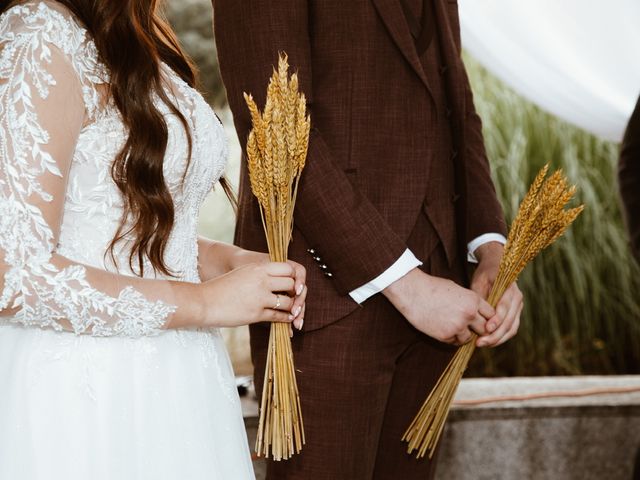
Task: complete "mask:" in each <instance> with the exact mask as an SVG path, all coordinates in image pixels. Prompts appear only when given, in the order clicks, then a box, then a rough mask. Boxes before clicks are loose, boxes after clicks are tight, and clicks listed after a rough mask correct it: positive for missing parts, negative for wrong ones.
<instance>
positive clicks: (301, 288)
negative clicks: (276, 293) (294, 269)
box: [296, 284, 304, 296]
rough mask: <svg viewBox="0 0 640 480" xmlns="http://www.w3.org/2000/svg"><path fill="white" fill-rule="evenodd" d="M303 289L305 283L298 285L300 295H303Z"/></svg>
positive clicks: (297, 293)
mask: <svg viewBox="0 0 640 480" xmlns="http://www.w3.org/2000/svg"><path fill="white" fill-rule="evenodd" d="M303 291H304V285H303V284H300V285H298V291H297V292H296V295H298V296H300V295H302V292H303Z"/></svg>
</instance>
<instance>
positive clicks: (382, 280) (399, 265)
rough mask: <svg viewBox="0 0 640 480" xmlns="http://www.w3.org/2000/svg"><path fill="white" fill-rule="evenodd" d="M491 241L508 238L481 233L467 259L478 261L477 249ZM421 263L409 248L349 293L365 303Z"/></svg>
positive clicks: (472, 261)
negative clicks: (389, 264)
mask: <svg viewBox="0 0 640 480" xmlns="http://www.w3.org/2000/svg"><path fill="white" fill-rule="evenodd" d="M489 242H499V243H502V244H503V245H504V244H505V243H507V239H506V238H504V235H501V234H499V233H485V234H484V235H480V236H479V237H478V238H475V239H474V240H472V241H471V242H469V244H468V245H467V251H468V253H467V260H468V261H469V262H471V263H478V259H477V258H476V256H475V252H476V250H477V249H478V248H480V247H481V246H482V245H484V244H486V243H489ZM420 265H422V262H421V261H420V260H418V259H417V258H416V256H415V255H414V254H413V252H412V251H411V250H409V249H407V250H405V251H404V253H403V254H402V255H401V256H400V258H399V259H398V260H396V262H395V263H394V264H393V265H391V266H390V267H389V268H388V269H387V270H385V271H384V272H382V274H381V275H379V276H378V277H376V278H374V279H373V280H371V281H370V282H369V283H367V284H366V285H363V286H361V287H359V288H356V289H355V290H353V291H352V292H351V293H349V295H350V296H351V298H353V300H355V301H356V302H357V303H363V302H364V301H365V300H367V299H368V298H370V297H372V296H374V295H375V294H376V293H380V292H381V291H382V290H384V289H385V288H387V287H388V286H389V285H391V284H392V283H394V282H396V281H398V280H400V279H401V278H402V277H404V276H405V275H406V274H407V273H409V272H410V271H411V270H413V269H414V268H416V267H419V266H420Z"/></svg>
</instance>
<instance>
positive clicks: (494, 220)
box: [463, 71, 507, 244]
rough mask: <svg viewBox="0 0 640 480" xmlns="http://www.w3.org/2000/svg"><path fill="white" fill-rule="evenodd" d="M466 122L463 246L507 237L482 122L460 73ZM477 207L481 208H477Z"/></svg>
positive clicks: (468, 86) (469, 89)
mask: <svg viewBox="0 0 640 480" xmlns="http://www.w3.org/2000/svg"><path fill="white" fill-rule="evenodd" d="M464 81H465V86H464V87H465V97H466V98H465V105H466V118H465V124H464V132H465V136H464V138H465V144H464V146H463V148H464V149H465V152H464V153H465V158H466V164H467V167H466V171H467V179H466V183H467V195H466V202H467V205H466V206H465V208H466V212H467V228H466V232H465V233H466V239H465V240H466V243H467V244H468V243H470V242H472V241H473V240H474V239H476V238H478V237H480V236H481V235H484V234H486V233H499V234H502V235H504V236H506V235H507V227H506V223H505V220H504V213H503V211H502V206H501V205H500V202H499V201H498V197H497V195H496V189H495V186H494V184H493V180H492V179H491V168H490V167H489V160H488V159H487V152H486V150H485V146H484V138H483V136H482V120H481V119H480V116H479V115H478V113H477V112H476V109H475V106H474V103H473V93H472V91H471V86H470V84H469V79H468V77H467V72H466V71H464ZM479 206H481V207H479Z"/></svg>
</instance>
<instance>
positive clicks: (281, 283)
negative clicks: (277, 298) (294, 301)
mask: <svg viewBox="0 0 640 480" xmlns="http://www.w3.org/2000/svg"><path fill="white" fill-rule="evenodd" d="M267 288H268V289H269V290H270V291H272V292H287V293H288V294H289V295H290V296H294V292H293V290H294V288H295V284H294V281H293V278H291V277H269V279H268V280H267Z"/></svg>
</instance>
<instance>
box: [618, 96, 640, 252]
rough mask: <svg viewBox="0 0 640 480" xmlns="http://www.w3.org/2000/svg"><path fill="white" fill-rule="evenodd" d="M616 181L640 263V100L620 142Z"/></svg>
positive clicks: (634, 250)
mask: <svg viewBox="0 0 640 480" xmlns="http://www.w3.org/2000/svg"><path fill="white" fill-rule="evenodd" d="M618 179H619V181H620V193H621V195H622V203H623V206H624V214H625V219H626V223H627V228H628V229H629V234H630V236H631V248H632V250H633V253H634V255H635V256H636V259H638V261H640V99H638V103H637V104H636V108H635V110H634V111H633V114H632V115H631V120H629V125H628V126H627V131H626V132H625V134H624V139H623V141H622V147H621V149H620V163H619V165H618Z"/></svg>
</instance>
